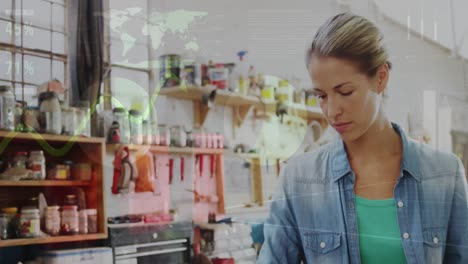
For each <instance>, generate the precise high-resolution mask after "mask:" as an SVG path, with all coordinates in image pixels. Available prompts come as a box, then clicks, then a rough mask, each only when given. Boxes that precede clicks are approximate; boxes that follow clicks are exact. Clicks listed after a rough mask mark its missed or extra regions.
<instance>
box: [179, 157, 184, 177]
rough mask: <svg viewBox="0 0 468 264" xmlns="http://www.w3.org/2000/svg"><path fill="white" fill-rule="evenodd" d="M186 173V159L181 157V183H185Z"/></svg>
mask: <svg viewBox="0 0 468 264" xmlns="http://www.w3.org/2000/svg"><path fill="white" fill-rule="evenodd" d="M184 173H185V159H184V157H180V181H181V182H183V181H184Z"/></svg>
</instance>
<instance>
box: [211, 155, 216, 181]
mask: <svg viewBox="0 0 468 264" xmlns="http://www.w3.org/2000/svg"><path fill="white" fill-rule="evenodd" d="M215 167H216V155H210V178H213V174H214V172H215Z"/></svg>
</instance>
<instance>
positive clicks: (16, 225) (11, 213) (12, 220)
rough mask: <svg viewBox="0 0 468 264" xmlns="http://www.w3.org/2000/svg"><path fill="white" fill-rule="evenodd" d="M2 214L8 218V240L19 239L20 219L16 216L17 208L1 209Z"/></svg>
mask: <svg viewBox="0 0 468 264" xmlns="http://www.w3.org/2000/svg"><path fill="white" fill-rule="evenodd" d="M2 213H3V214H5V215H7V217H8V221H9V222H8V238H19V237H20V233H19V231H20V229H21V228H20V219H19V216H18V208H16V207H8V208H2Z"/></svg>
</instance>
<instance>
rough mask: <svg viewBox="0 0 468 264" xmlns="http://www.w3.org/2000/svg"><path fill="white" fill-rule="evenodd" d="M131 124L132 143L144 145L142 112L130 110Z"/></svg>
mask: <svg viewBox="0 0 468 264" xmlns="http://www.w3.org/2000/svg"><path fill="white" fill-rule="evenodd" d="M129 123H130V135H131V136H130V142H131V143H132V144H137V145H141V144H143V117H142V116H141V113H140V111H138V110H134V109H132V110H130V112H129Z"/></svg>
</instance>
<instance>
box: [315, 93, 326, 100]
mask: <svg viewBox="0 0 468 264" xmlns="http://www.w3.org/2000/svg"><path fill="white" fill-rule="evenodd" d="M326 97H327V96H326V95H323V94H317V98H318V99H319V100H323V99H325V98H326Z"/></svg>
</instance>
